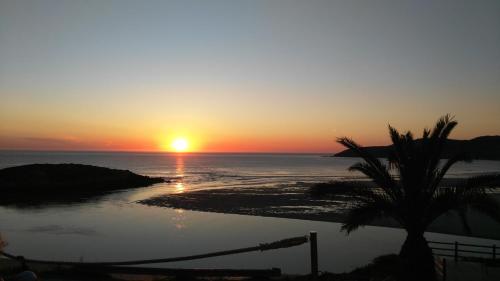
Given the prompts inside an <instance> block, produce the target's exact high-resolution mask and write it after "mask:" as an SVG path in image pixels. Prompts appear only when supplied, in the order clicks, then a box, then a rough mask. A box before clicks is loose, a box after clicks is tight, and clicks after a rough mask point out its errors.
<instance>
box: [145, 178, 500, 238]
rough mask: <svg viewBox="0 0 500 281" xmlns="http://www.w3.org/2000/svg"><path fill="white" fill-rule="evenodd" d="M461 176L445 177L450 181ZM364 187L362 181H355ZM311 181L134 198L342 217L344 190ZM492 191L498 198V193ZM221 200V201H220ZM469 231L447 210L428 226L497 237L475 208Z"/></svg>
mask: <svg viewBox="0 0 500 281" xmlns="http://www.w3.org/2000/svg"><path fill="white" fill-rule="evenodd" d="M457 180H463V179H448V180H447V181H445V183H446V182H448V183H451V182H454V181H457ZM358 183H360V184H365V185H367V186H368V187H370V186H372V185H371V184H370V183H368V182H365V181H359V182H358ZM310 185H311V184H309V185H308V184H305V183H296V184H291V185H288V186H279V187H271V188H270V187H265V188H251V187H246V188H223V189H209V190H200V191H192V192H185V193H176V194H168V195H161V196H157V197H153V198H149V199H145V200H140V201H138V202H139V203H141V204H146V205H150V206H159V207H167V208H174V209H185V210H193V211H201V212H215V213H227V214H240V215H252V216H263V217H277V218H290V219H302V220H313V221H326V222H340V223H342V222H343V221H344V219H345V218H346V213H347V211H348V209H349V204H350V202H352V201H351V200H352V198H351V197H350V196H349V195H348V194H342V193H341V194H337V195H335V196H333V198H332V197H321V196H313V195H312V194H311V193H310V191H309V186H310ZM497 192H498V191H495V193H492V195H493V196H494V198H495V199H496V200H497V201H499V202H500V193H497ZM221 202H224V203H223V204H221ZM468 216H469V221H470V224H471V228H472V230H471V231H472V232H471V233H467V232H466V231H465V230H464V229H463V227H462V226H461V224H460V221H459V218H458V216H456V215H453V214H449V215H444V216H443V217H441V218H439V219H437V220H436V221H435V222H434V223H433V224H432V225H431V226H430V228H429V231H430V232H438V233H445V234H455V235H468V236H474V237H481V238H490V239H500V225H498V223H496V222H495V221H493V220H491V219H489V218H487V217H485V216H484V215H482V214H479V213H476V212H469V213H468ZM371 225H376V226H388V227H399V225H398V224H397V223H396V222H395V221H393V220H390V219H379V220H376V221H374V222H373V223H372V224H371Z"/></svg>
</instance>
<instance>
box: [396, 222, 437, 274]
mask: <svg viewBox="0 0 500 281" xmlns="http://www.w3.org/2000/svg"><path fill="white" fill-rule="evenodd" d="M399 257H400V258H401V270H402V271H401V274H402V275H404V276H401V277H402V278H400V280H436V272H435V268H434V256H433V255H432V250H431V248H430V247H429V244H428V243H427V240H425V237H424V233H423V232H422V231H408V235H407V236H406V240H405V242H404V244H403V247H401V251H400V252H399Z"/></svg>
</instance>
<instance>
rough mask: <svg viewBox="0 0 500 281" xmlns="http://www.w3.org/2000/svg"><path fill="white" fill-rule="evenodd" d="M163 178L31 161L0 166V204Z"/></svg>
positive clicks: (53, 199)
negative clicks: (27, 163)
mask: <svg viewBox="0 0 500 281" xmlns="http://www.w3.org/2000/svg"><path fill="white" fill-rule="evenodd" d="M164 181H165V180H164V179H162V178H158V177H148V176H142V175H138V174H135V173H133V172H131V171H128V170H117V169H110V168H104V167H98V166H91V165H83V164H30V165H23V166H16V167H9V168H4V169H1V170H0V190H1V196H0V204H3V205H37V204H45V203H63V202H67V203H70V202H75V201H84V200H85V199H88V198H90V197H95V196H99V195H103V194H106V193H108V192H110V191H114V190H119V189H126V188H136V187H144V186H149V185H152V184H155V183H160V182H164Z"/></svg>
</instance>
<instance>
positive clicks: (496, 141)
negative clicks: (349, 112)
mask: <svg viewBox="0 0 500 281" xmlns="http://www.w3.org/2000/svg"><path fill="white" fill-rule="evenodd" d="M366 149H367V150H368V151H369V152H370V153H371V154H372V155H374V156H376V157H379V158H386V157H387V156H388V155H389V152H390V151H391V149H392V145H388V146H369V147H366ZM459 152H465V153H468V154H469V156H470V157H471V158H472V159H478V160H500V136H481V137H477V138H473V139H470V140H452V139H449V140H448V142H447V143H446V145H445V150H444V158H449V157H451V156H452V155H454V154H456V153H459ZM333 156H334V157H356V154H355V153H354V151H352V150H350V149H347V150H344V151H342V152H339V153H336V154H334V155H333Z"/></svg>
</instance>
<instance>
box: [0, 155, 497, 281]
mask: <svg viewBox="0 0 500 281" xmlns="http://www.w3.org/2000/svg"><path fill="white" fill-rule="evenodd" d="M358 160H359V159H355V158H335V157H323V155H319V154H225V153H219V154H217V153H213V154H210V153H208V154H204V153H187V154H168V153H125V152H28V151H25V152H22V151H4V152H0V168H5V167H10V166H16V165H22V164H31V163H81V164H91V165H98V166H105V167H110V168H118V169H127V170H131V171H133V172H135V173H138V174H143V175H149V176H161V177H165V178H169V179H172V182H171V183H162V184H156V185H154V186H151V187H145V188H139V189H133V190H123V191H119V192H115V193H113V194H110V195H106V196H103V197H101V198H98V199H93V200H90V201H88V202H84V203H78V204H71V205H64V204H62V205H47V206H37V207H32V208H15V207H0V214H1V215H0V233H1V234H2V236H3V237H4V238H5V240H7V242H8V243H9V246H8V247H7V248H6V251H8V252H11V253H14V254H16V255H24V256H26V257H29V258H37V259H53V260H67V261H80V260H83V261H113V260H131V259H146V258H147V259H154V258H166V257H173V256H179V255H191V254H201V253H205V252H212V251H219V250H226V249H232V248H240V247H246V246H254V245H258V244H259V243H264V242H272V241H274V240H279V239H283V238H288V237H293V236H300V235H306V234H308V233H309V231H313V230H314V231H317V232H318V239H319V265H320V270H324V271H333V272H343V271H348V270H351V269H353V268H355V267H357V266H362V265H364V264H366V263H368V262H369V261H370V260H371V259H373V258H374V257H376V256H379V255H382V254H387V253H397V251H398V250H399V247H400V246H401V244H402V242H403V240H404V238H405V233H404V231H402V230H399V229H393V228H386V227H374V226H368V227H364V228H362V229H360V230H358V231H356V232H353V233H351V234H350V235H346V233H344V232H340V224H338V223H329V222H315V221H305V220H295V219H282V218H264V217H256V216H245V215H233V214H216V213H206V212H195V211H187V210H181V209H170V208H162V207H153V206H146V205H143V204H139V203H137V201H138V200H142V199H148V198H151V197H154V196H157V195H162V194H169V193H179V192H188V191H195V190H202V189H213V188H245V187H279V186H286V185H289V184H295V185H296V184H299V185H300V184H301V183H303V184H304V185H307V184H308V183H311V182H319V181H326V180H331V179H359V178H361V175H359V174H356V173H351V172H348V171H347V168H348V167H349V166H350V165H352V164H353V163H355V162H356V161H358ZM494 172H500V161H474V162H472V163H464V164H459V165H457V166H455V167H454V168H453V169H452V170H451V171H450V173H449V175H448V176H449V177H465V176H472V175H478V174H482V173H494ZM221 204H223V202H221ZM427 237H428V238H429V239H432V240H440V241H455V240H459V241H463V242H469V243H483V244H494V243H497V244H498V241H494V240H489V239H480V238H472V237H458V236H454V235H445V234H437V233H427ZM308 253H309V248H308V246H307V245H303V246H300V247H295V248H288V249H282V250H276V251H268V252H262V253H248V254H241V255H236V256H227V257H218V258H211V259H205V260H197V261H190V262H180V263H172V264H165V265H155V266H163V267H171V268H191V267H196V268H255V269H257V268H271V267H278V268H281V269H282V270H283V272H285V273H306V272H308V270H309V256H308Z"/></svg>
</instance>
